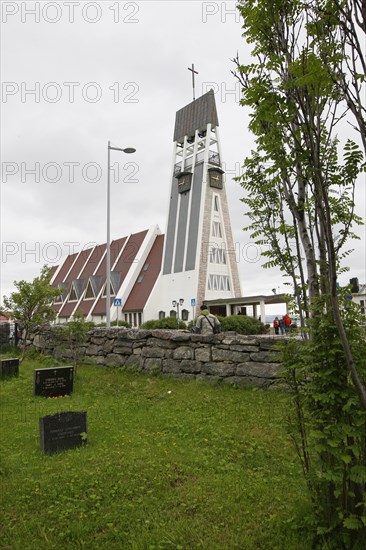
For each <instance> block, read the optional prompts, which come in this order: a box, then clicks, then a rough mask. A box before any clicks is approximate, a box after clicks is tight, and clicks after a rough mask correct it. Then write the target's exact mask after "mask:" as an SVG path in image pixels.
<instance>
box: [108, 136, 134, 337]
mask: <svg viewBox="0 0 366 550" xmlns="http://www.w3.org/2000/svg"><path fill="white" fill-rule="evenodd" d="M111 151H122V152H123V153H134V152H135V151H136V149H134V148H133V147H126V149H121V148H120V147H112V146H111V142H110V141H108V170H107V262H106V308H105V311H106V326H107V328H111V181H110V171H111Z"/></svg>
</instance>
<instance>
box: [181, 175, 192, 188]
mask: <svg viewBox="0 0 366 550" xmlns="http://www.w3.org/2000/svg"><path fill="white" fill-rule="evenodd" d="M191 181H192V174H187V173H185V174H182V175H181V176H179V175H178V191H179V193H186V192H187V191H189V190H190V189H191Z"/></svg>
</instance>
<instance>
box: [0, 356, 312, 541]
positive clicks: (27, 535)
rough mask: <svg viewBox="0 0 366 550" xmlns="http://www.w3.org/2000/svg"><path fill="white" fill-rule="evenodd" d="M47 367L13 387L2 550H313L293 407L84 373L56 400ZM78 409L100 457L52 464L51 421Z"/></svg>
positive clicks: (269, 396) (61, 458) (278, 397)
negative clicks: (45, 449)
mask: <svg viewBox="0 0 366 550" xmlns="http://www.w3.org/2000/svg"><path fill="white" fill-rule="evenodd" d="M41 365H42V366H44V367H46V366H51V365H53V363H52V360H45V361H43V362H41ZM36 367H37V368H39V367H40V362H39V360H28V361H27V362H24V363H23V365H21V368H20V376H19V378H18V379H11V380H5V381H1V457H2V463H1V469H0V473H1V478H0V479H1V486H2V487H1V488H2V491H1V497H2V502H1V505H2V506H1V508H2V512H1V514H2V518H1V524H2V535H1V537H2V544H1V545H0V546H1V548H2V549H18V548H19V549H27V548H29V549H34V548H37V549H39V548H88V549H91V548H92V549H94V548H96V549H99V548H108V549H110V548H112V549H113V548H115V549H145V548H146V549H159V548H161V549H171V548H176V549H191V548H205V549H206V548H207V549H210V550H211V549H220V550H221V549H232V548H233V549H234V548H237V549H254V548H255V549H265V550H268V549H275V548H276V549H281V550H282V549H296V550H301V549H310V548H311V545H310V542H309V540H307V537H306V531H305V530H302V529H296V528H295V527H294V526H295V525H296V524H298V523H299V522H300V519H301V515H302V513H303V512H304V511H308V507H309V502H308V497H307V494H306V490H305V484H304V481H303V478H302V475H301V469H300V465H299V464H298V461H297V459H296V456H295V453H294V450H293V448H292V446H291V443H290V441H289V438H288V436H287V435H286V428H285V424H284V420H283V417H284V412H285V410H286V408H287V405H288V396H286V395H285V394H282V393H280V392H274V391H262V390H258V391H254V390H238V389H235V388H232V387H226V386H211V385H208V384H206V383H204V382H199V381H195V380H189V381H187V380H179V379H173V378H168V377H165V378H160V377H148V376H146V375H141V374H137V373H131V372H127V371H123V370H118V369H102V368H97V367H91V366H83V367H78V369H77V375H76V379H75V384H74V393H73V395H72V396H71V397H63V398H58V399H45V398H40V397H33V396H32V383H33V369H34V368H36ZM67 410H76V411H82V410H86V411H87V413H88V445H87V446H85V447H82V448H79V449H76V450H72V451H67V452H63V453H57V454H54V455H51V456H47V455H43V454H42V453H41V451H40V444H39V427H38V419H39V417H40V416H44V415H46V414H52V413H55V412H59V411H67Z"/></svg>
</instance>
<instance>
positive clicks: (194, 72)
mask: <svg viewBox="0 0 366 550" xmlns="http://www.w3.org/2000/svg"><path fill="white" fill-rule="evenodd" d="M188 70H189V71H192V87H193V101H194V100H195V99H196V98H195V88H194V75H195V74H198V72H197V71H195V70H194V65H193V63H192V68H191V67H188Z"/></svg>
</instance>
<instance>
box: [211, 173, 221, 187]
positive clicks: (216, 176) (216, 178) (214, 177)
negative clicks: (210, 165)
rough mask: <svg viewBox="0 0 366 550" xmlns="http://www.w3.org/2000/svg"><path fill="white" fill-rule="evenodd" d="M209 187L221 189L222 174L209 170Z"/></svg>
mask: <svg viewBox="0 0 366 550" xmlns="http://www.w3.org/2000/svg"><path fill="white" fill-rule="evenodd" d="M209 174H210V186H211V187H216V189H222V174H221V173H220V172H217V171H215V170H210V172H209Z"/></svg>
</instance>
